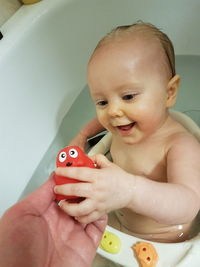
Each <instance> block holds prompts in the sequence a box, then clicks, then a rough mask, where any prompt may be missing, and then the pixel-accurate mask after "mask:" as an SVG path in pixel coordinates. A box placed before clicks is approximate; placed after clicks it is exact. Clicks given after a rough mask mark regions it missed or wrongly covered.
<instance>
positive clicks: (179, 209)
mask: <svg viewBox="0 0 200 267" xmlns="http://www.w3.org/2000/svg"><path fill="white" fill-rule="evenodd" d="M94 161H95V162H96V164H97V166H98V167H99V168H100V169H90V168H75V167H73V168H60V169H57V170H56V173H57V174H58V175H63V176H68V177H71V178H76V179H79V180H80V181H83V182H87V183H78V184H67V185H62V186H59V187H56V193H60V194H63V195H77V196H82V197H85V198H86V199H85V200H84V201H82V202H81V203H80V204H70V203H67V202H63V203H62V206H61V208H62V209H63V210H65V211H66V212H67V213H68V214H69V215H71V216H75V217H77V218H78V220H79V221H80V222H83V223H89V222H91V221H94V220H96V219H97V218H99V217H100V216H101V215H102V214H104V213H107V212H109V211H111V210H115V209H119V208H123V207H126V208H129V209H131V210H133V211H134V212H136V213H139V214H141V215H144V216H147V217H150V218H152V219H154V220H156V221H157V222H159V223H163V224H183V223H187V222H190V221H191V220H192V219H193V218H194V217H195V216H196V214H197V213H198V211H199V207H200V145H199V143H198V142H197V141H196V140H195V139H193V138H188V137H182V138H179V139H178V141H176V142H175V143H174V145H173V146H172V147H171V148H170V150H169V152H168V154H167V175H168V183H161V182H157V181H152V180H149V179H148V178H146V177H142V176H136V175H133V174H130V173H127V172H125V171H124V170H123V169H121V168H120V167H118V166H117V165H116V164H114V163H112V162H109V161H108V160H107V159H106V158H105V157H104V156H102V155H97V156H96V157H95V158H94Z"/></svg>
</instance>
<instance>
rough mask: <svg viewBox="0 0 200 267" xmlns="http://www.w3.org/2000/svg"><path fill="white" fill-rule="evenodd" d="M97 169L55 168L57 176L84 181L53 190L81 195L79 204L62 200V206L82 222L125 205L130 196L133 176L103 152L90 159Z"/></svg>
mask: <svg viewBox="0 0 200 267" xmlns="http://www.w3.org/2000/svg"><path fill="white" fill-rule="evenodd" d="M92 160H93V161H94V162H95V163H96V165H97V167H98V169H91V168H86V167H67V168H58V169H57V170H56V174H57V175H61V176H66V177H70V178H74V179H78V180H80V181H83V183H76V184H65V185H60V186H56V187H55V189H54V190H55V193H56V194H61V195H75V196H79V197H84V198H85V200H83V201H82V202H80V203H69V202H67V201H65V202H64V201H63V202H62V203H61V204H60V207H61V209H63V210H64V211H65V212H67V213H68V214H69V215H71V216H74V217H75V218H76V219H77V220H78V221H79V222H81V223H86V224H87V223H90V222H92V221H95V220H97V219H98V218H100V217H101V216H102V215H103V214H105V213H108V212H109V211H111V210H115V209H118V208H122V207H126V206H127V205H128V204H129V201H130V199H131V191H132V190H130V189H131V187H132V184H134V176H133V175H131V174H129V173H127V172H125V171H124V170H122V169H121V168H120V167H118V166H117V165H115V164H114V163H112V162H110V161H109V160H108V159H107V158H106V157H104V156H103V155H96V156H94V157H93V158H92Z"/></svg>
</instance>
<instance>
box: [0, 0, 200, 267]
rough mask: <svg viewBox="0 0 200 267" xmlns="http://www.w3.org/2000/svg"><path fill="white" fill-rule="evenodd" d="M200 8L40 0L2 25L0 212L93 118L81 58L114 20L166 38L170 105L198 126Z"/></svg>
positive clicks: (195, 4) (42, 176) (194, 4)
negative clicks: (173, 65)
mask: <svg viewBox="0 0 200 267" xmlns="http://www.w3.org/2000/svg"><path fill="white" fill-rule="evenodd" d="M180 6H181V11H180ZM199 10H200V2H199V0H193V1H190V3H189V6H188V1H187V0H177V1H175V2H174V1H159V0H152V1H146V0H141V1H136V0H123V1H120V0H84V1H82V0H73V1H70V0H56V1H55V0H43V1H41V2H39V3H37V4H34V5H29V6H22V7H21V8H20V9H19V10H18V11H17V12H16V13H15V14H14V15H13V16H12V17H11V18H10V19H9V20H8V21H7V22H6V23H5V24H4V25H3V26H2V27H1V28H0V31H1V33H2V34H3V38H2V39H1V40H0V77H1V85H0V88H1V97H0V116H1V121H0V123H1V132H0V147H1V153H0V160H1V168H0V203H1V205H0V215H1V214H2V213H3V212H4V211H5V210H6V209H7V208H8V207H10V206H11V205H12V204H14V203H15V202H16V201H18V199H20V198H21V197H23V196H24V195H26V194H28V193H29V192H31V191H32V190H34V189H35V188H36V187H37V186H39V185H40V184H41V183H42V182H43V181H45V180H46V179H47V178H48V175H49V173H50V172H51V171H52V170H53V169H54V168H55V164H54V159H55V155H56V153H57V151H58V150H59V149H60V148H61V147H63V146H65V145H67V143H68V141H69V140H70V139H71V138H72V137H73V136H74V135H75V134H76V133H77V131H78V130H79V129H80V128H81V127H82V126H83V125H84V123H85V122H86V121H88V120H89V119H90V118H92V117H93V116H94V114H95V111H94V107H93V105H92V103H91V102H90V97H89V94H88V90H87V84H86V65H87V61H88V59H89V56H90V54H91V52H92V51H93V49H94V47H95V45H96V43H97V42H98V40H99V39H100V38H101V37H102V36H103V35H105V34H106V33H107V32H109V31H110V30H111V29H112V28H114V27H115V26H117V25H121V24H130V23H132V22H134V21H136V20H139V19H142V20H144V21H148V22H151V23H153V24H155V25H156V26H158V27H160V28H161V29H162V30H163V31H165V32H166V33H167V34H168V35H169V37H170V38H171V39H172V41H173V43H174V47H175V51H176V60H177V73H179V74H180V75H181V77H182V82H181V88H180V93H179V98H178V102H177V104H176V106H175V109H177V110H179V111H181V112H184V113H186V114H188V115H189V116H191V117H192V118H193V120H195V121H196V122H197V123H198V124H199V125H200V117H199V110H200V102H199V100H200V90H199V87H200V34H199V23H200V17H199ZM194 264H195V263H194ZM127 266H128V265H127ZM191 266H192V267H198V266H199V264H197V265H190V267H191ZM164 267H168V266H164Z"/></svg>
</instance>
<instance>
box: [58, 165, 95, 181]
mask: <svg viewBox="0 0 200 267" xmlns="http://www.w3.org/2000/svg"><path fill="white" fill-rule="evenodd" d="M55 173H56V174H57V175H59V176H64V177H69V178H73V179H77V180H80V181H83V182H91V181H93V177H94V176H95V174H96V169H93V168H89V167H66V168H63V167H62V168H61V167H60V168H57V169H56V170H55Z"/></svg>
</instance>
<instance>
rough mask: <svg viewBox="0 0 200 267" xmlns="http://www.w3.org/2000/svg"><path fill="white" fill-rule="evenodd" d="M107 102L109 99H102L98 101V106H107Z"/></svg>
mask: <svg viewBox="0 0 200 267" xmlns="http://www.w3.org/2000/svg"><path fill="white" fill-rule="evenodd" d="M107 104H108V101H105V100H101V101H98V102H97V103H96V105H97V106H105V105H107Z"/></svg>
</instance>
